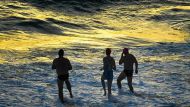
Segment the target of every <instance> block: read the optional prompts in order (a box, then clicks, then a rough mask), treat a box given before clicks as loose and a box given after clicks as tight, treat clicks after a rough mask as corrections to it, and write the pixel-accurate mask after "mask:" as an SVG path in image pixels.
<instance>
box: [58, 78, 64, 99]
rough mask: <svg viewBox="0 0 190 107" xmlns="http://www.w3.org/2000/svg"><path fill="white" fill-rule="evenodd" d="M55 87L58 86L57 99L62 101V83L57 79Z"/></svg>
mask: <svg viewBox="0 0 190 107" xmlns="http://www.w3.org/2000/svg"><path fill="white" fill-rule="evenodd" d="M57 86H58V92H59V99H60V100H61V101H63V81H62V80H59V79H57Z"/></svg>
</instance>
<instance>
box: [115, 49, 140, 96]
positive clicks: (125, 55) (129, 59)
mask: <svg viewBox="0 0 190 107" xmlns="http://www.w3.org/2000/svg"><path fill="white" fill-rule="evenodd" d="M123 63H124V70H123V71H122V72H121V73H120V75H119V77H118V78H117V85H118V88H119V89H121V88H122V86H121V81H122V80H123V79H124V78H126V77H127V81H128V86H129V89H130V91H131V92H132V93H134V90H133V86H132V78H133V64H135V73H136V74H137V73H138V62H137V60H136V58H135V56H133V55H132V54H130V53H129V50H128V48H124V49H123V52H122V54H121V58H120V60H119V65H121V64H123Z"/></svg>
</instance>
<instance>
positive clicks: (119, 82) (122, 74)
mask: <svg viewBox="0 0 190 107" xmlns="http://www.w3.org/2000/svg"><path fill="white" fill-rule="evenodd" d="M125 77H126V74H125V73H124V72H121V73H120V75H119V77H118V78H117V86H118V88H119V89H121V87H122V85H121V81H122V80H123V79H124V78H125Z"/></svg>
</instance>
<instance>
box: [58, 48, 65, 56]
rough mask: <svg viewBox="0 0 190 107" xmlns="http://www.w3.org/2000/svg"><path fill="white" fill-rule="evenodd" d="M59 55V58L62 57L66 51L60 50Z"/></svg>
mask: <svg viewBox="0 0 190 107" xmlns="http://www.w3.org/2000/svg"><path fill="white" fill-rule="evenodd" d="M58 55H59V57H62V56H63V55H64V50H63V49H60V50H59V52H58Z"/></svg>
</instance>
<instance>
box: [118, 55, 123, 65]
mask: <svg viewBox="0 0 190 107" xmlns="http://www.w3.org/2000/svg"><path fill="white" fill-rule="evenodd" d="M123 57H124V56H123V52H122V54H121V58H120V60H119V65H121V64H122V63H123Z"/></svg>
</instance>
